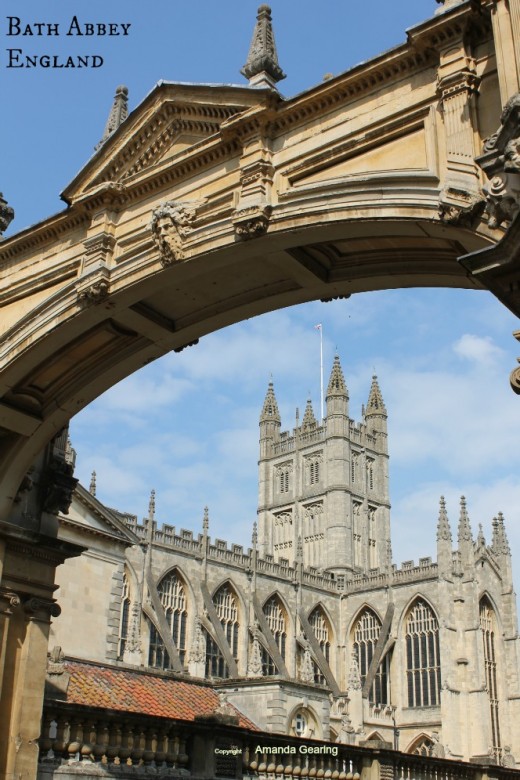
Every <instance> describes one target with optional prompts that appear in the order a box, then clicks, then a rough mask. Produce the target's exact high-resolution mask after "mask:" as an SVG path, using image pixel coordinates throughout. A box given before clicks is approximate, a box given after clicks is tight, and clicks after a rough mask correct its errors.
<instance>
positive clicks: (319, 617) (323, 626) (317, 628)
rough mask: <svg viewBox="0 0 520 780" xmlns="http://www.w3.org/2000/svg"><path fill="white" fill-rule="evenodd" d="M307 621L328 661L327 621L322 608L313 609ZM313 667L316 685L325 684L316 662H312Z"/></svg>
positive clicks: (328, 639)
mask: <svg viewBox="0 0 520 780" xmlns="http://www.w3.org/2000/svg"><path fill="white" fill-rule="evenodd" d="M309 623H310V625H311V627H312V630H313V631H314V636H315V637H316V639H317V640H318V644H319V646H320V648H321V652H322V653H323V655H324V656H325V659H326V660H327V663H328V662H329V661H330V638H331V637H330V630H329V624H328V621H327V620H326V618H325V615H324V614H323V610H322V609H321V608H320V607H316V608H315V609H313V611H312V612H311V614H310V616H309ZM312 665H313V669H314V682H315V683H316V684H317V685H325V683H326V680H325V677H324V675H323V673H322V671H321V669H320V668H319V666H318V664H317V663H316V662H315V661H313V662H312Z"/></svg>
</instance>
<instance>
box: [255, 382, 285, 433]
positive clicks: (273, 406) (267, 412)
mask: <svg viewBox="0 0 520 780" xmlns="http://www.w3.org/2000/svg"><path fill="white" fill-rule="evenodd" d="M260 422H261V423H262V422H277V423H278V424H279V425H281V422H282V419H281V417H280V412H279V411H278V403H277V401H276V396H275V394H274V385H273V383H272V382H269V385H268V387H267V393H266V394H265V400H264V405H263V406H262V412H261V414H260Z"/></svg>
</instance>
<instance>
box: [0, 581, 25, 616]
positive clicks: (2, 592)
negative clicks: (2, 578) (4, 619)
mask: <svg viewBox="0 0 520 780" xmlns="http://www.w3.org/2000/svg"><path fill="white" fill-rule="evenodd" d="M20 603H21V601H20V596H19V595H18V594H17V593H14V592H13V591H11V590H9V589H8V588H1V587H0V615H12V614H13V610H15V609H16V607H19V606H20Z"/></svg>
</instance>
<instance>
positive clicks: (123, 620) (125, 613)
mask: <svg viewBox="0 0 520 780" xmlns="http://www.w3.org/2000/svg"><path fill="white" fill-rule="evenodd" d="M129 619H130V587H129V585H128V578H127V576H126V574H124V575H123V592H122V594H121V611H120V613H119V637H118V646H117V657H118V658H119V659H121V658H122V657H123V655H124V652H125V645H126V640H127V638H128V621H129Z"/></svg>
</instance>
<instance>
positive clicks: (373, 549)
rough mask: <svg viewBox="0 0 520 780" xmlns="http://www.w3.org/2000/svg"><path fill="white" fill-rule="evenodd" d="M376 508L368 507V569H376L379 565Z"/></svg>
mask: <svg viewBox="0 0 520 780" xmlns="http://www.w3.org/2000/svg"><path fill="white" fill-rule="evenodd" d="M376 509H377V508H376V507H375V506H369V507H368V568H369V569H377V567H378V565H379V561H378V554H377V544H376V539H377V533H376V531H377V528H376Z"/></svg>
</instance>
